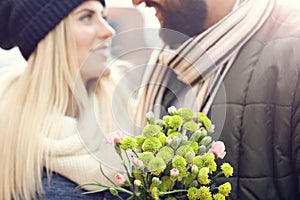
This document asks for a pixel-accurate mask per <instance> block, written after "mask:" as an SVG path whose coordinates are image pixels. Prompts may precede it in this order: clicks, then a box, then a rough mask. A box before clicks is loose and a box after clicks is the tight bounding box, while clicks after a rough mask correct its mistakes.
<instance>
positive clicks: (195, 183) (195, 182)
mask: <svg viewBox="0 0 300 200" xmlns="http://www.w3.org/2000/svg"><path fill="white" fill-rule="evenodd" d="M198 185H199V184H198V181H197V180H193V182H192V183H191V185H190V187H198Z"/></svg>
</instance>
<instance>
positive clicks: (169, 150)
mask: <svg viewBox="0 0 300 200" xmlns="http://www.w3.org/2000/svg"><path fill="white" fill-rule="evenodd" d="M159 151H166V152H168V153H169V154H173V155H174V150H173V149H172V148H171V147H168V146H164V147H162V148H161V149H160V150H159Z"/></svg>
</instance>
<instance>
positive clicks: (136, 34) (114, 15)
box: [0, 0, 300, 67]
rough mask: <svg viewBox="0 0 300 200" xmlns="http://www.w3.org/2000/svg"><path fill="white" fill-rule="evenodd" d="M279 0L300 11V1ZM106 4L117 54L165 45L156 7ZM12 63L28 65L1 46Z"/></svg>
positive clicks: (2, 61) (1, 54) (0, 53)
mask: <svg viewBox="0 0 300 200" xmlns="http://www.w3.org/2000/svg"><path fill="white" fill-rule="evenodd" d="M278 1H280V2H282V3H284V4H289V5H292V6H293V7H297V8H299V10H300V0H278ZM106 3H107V7H108V17H107V18H108V20H109V22H110V24H111V25H112V26H113V28H115V29H116V32H117V34H116V36H115V37H114V39H113V42H112V45H113V50H112V54H113V56H117V57H119V56H120V55H122V59H127V57H126V55H123V54H122V53H124V51H126V52H128V51H129V50H130V49H135V48H139V47H155V46H158V45H160V44H161V43H160V40H159V37H158V36H157V32H158V30H159V22H158V20H157V19H156V17H155V11H154V9H152V8H146V7H145V5H144V4H141V5H139V6H137V7H133V6H132V3H131V0H106ZM299 12H300V11H299ZM119 16H122V17H121V18H120V17H119ZM129 31H130V32H129ZM132 31H133V32H132ZM148 56H149V52H143V53H142V55H140V56H139V61H138V62H144V61H146V60H147V58H148ZM128 59H130V58H128ZM10 65H26V62H25V61H24V59H23V58H22V56H21V55H20V52H19V50H18V48H13V49H11V50H3V49H1V48H0V67H2V66H10Z"/></svg>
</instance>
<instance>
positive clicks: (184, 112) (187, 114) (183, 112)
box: [178, 108, 194, 121]
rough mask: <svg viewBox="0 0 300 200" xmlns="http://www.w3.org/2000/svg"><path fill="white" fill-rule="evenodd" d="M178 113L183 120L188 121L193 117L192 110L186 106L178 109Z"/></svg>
mask: <svg viewBox="0 0 300 200" xmlns="http://www.w3.org/2000/svg"><path fill="white" fill-rule="evenodd" d="M178 115H180V116H181V117H182V119H183V120H184V121H189V120H192V119H193V118H194V114H193V112H192V111H191V110H190V109H188V108H180V109H178Z"/></svg>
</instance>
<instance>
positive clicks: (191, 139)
mask: <svg viewBox="0 0 300 200" xmlns="http://www.w3.org/2000/svg"><path fill="white" fill-rule="evenodd" d="M200 136H201V131H200V130H197V131H195V132H194V133H193V135H192V136H191V137H190V141H193V142H197V141H198V140H199V138H200Z"/></svg>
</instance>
